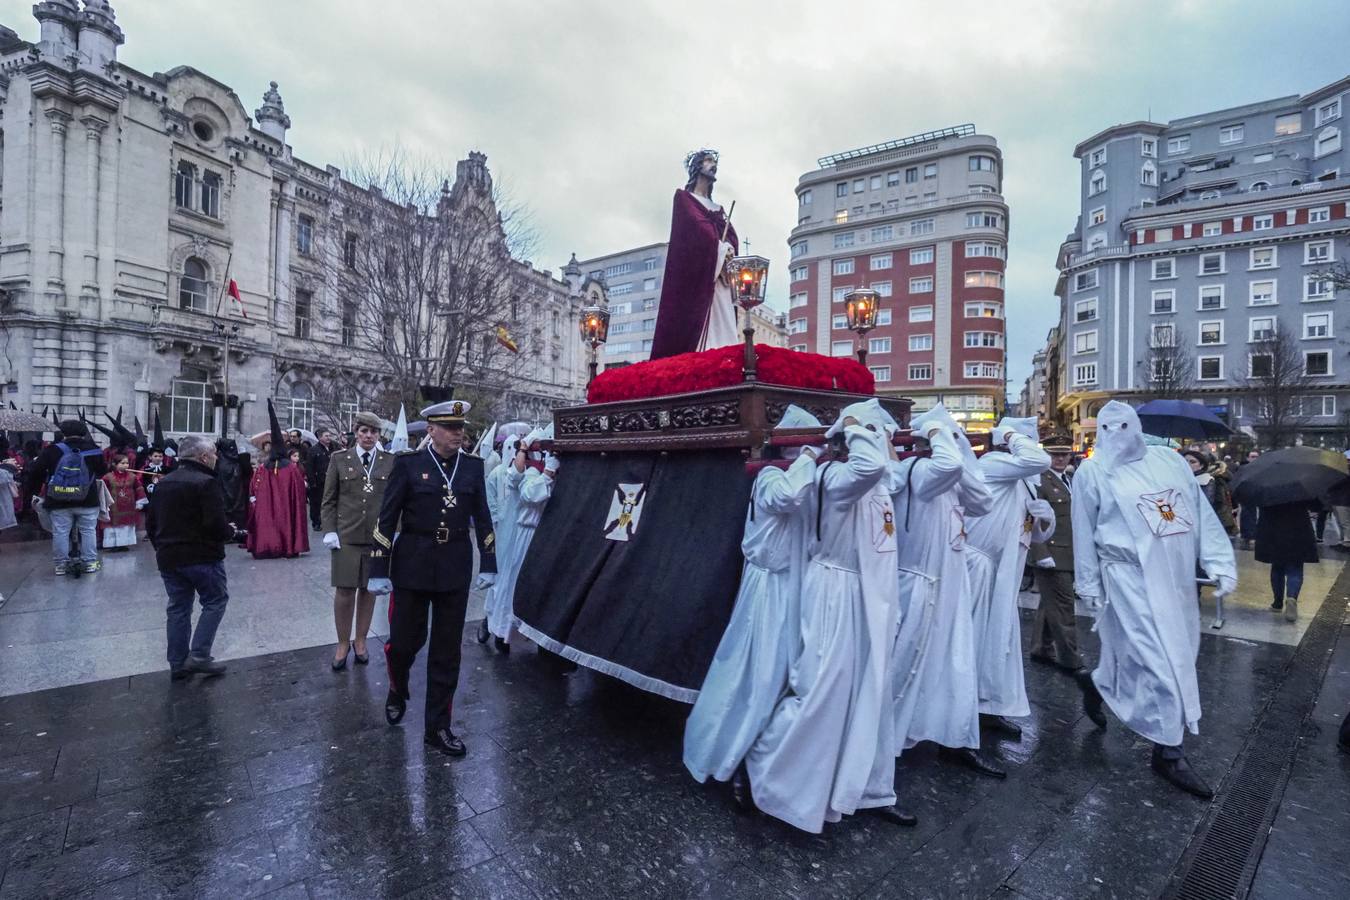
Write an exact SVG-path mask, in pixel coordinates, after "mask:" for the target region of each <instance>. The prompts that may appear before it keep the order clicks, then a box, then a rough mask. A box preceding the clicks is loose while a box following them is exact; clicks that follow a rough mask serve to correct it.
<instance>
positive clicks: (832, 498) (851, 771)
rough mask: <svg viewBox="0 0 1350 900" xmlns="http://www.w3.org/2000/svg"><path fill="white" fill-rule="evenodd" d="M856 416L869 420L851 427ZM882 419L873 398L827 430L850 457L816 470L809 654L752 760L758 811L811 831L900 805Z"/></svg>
mask: <svg viewBox="0 0 1350 900" xmlns="http://www.w3.org/2000/svg"><path fill="white" fill-rule="evenodd" d="M849 416H852V417H853V418H855V419H857V420H858V421H859V422H860V423H862V424H860V425H850V426H848V427H847V428H844V427H843V425H842V422H843V419H844V418H847V417H849ZM885 422H886V418H885V414H884V413H883V412H882V411H881V407H880V404H878V403H877V402H876V401H875V400H871V401H868V402H867V403H858V404H854V405H852V406H850V407H847V408H846V409H845V410H844V411H843V413H842V414H841V416H840V420H839V421H838V422H836V423H835V424H834V426H832V427H831V432H836V431H837V430H842V431H843V434H844V438H845V440H846V442H847V444H848V453H849V456H848V461H847V462H838V461H833V462H828V463H826V464H824V465H821V466H820V467H819V468H818V469H817V470H816V473H815V483H814V485H813V487H812V490H813V491H814V492H815V495H816V497H817V498H818V502H819V504H820V505H819V506H818V508H817V509H816V511H815V514H816V521H815V522H812V523H811V528H812V533H811V537H812V538H818V540H817V542H816V545H815V550H814V552H813V553H812V556H811V561H810V562H809V563H808V564H807V566H806V574H805V575H804V576H803V579H802V593H801V603H802V611H801V622H802V650H801V654H800V655H799V656H798V657H797V662H796V663H795V664H794V665H793V666H792V667H791V671H790V673H789V676H788V688H789V690H788V694H787V695H786V696H785V697H784V698H783V699H782V700H781V701H780V702H779V704H778V706H777V707H776V708H775V709H774V712H773V716H772V717H771V718H770V720H769V724H768V726H767V727H766V728H765V729H764V733H763V734H762V735H760V738H759V740H757V741H756V742H755V744H754V746H753V747H752V748H751V750H750V753H749V755H748V756H747V757H746V767H747V769H748V772H749V775H750V788H751V792H752V794H753V796H754V801H755V805H756V806H758V807H759V808H760V809H761V810H762V811H764V812H766V813H768V814H769V815H772V816H774V817H776V818H779V819H782V820H783V821H784V822H787V823H788V824H790V825H793V826H795V827H797V828H800V829H802V830H803V831H809V832H813V833H819V832H820V831H821V830H822V828H823V827H824V824H825V823H826V822H837V821H838V820H839V819H840V817H841V816H844V815H848V814H851V813H853V812H856V811H857V810H859V809H870V808H878V807H886V806H893V805H894V804H895V760H894V757H893V756H892V754H891V743H892V741H891V730H890V724H891V720H890V716H889V712H890V703H889V701H890V690H889V676H890V669H889V658H890V647H891V644H892V643H893V641H894V637H895V626H896V600H897V597H896V583H895V548H896V535H895V514H894V511H893V509H892V507H891V498H890V495H889V494H888V493H887V491H886V481H885V478H886V472H887V468H886V462H887V456H888V452H887V449H886V443H887V437H886V432H885ZM869 425H870V426H871V429H869V428H868V427H865V426H869ZM872 429H875V430H872ZM817 522H818V523H819V531H818V533H817V531H816V527H817V526H816V523H817Z"/></svg>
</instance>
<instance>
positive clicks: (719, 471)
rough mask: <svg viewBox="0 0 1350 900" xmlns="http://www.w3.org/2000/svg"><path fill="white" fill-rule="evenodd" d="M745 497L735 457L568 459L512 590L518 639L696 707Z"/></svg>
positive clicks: (725, 599) (731, 583)
mask: <svg viewBox="0 0 1350 900" xmlns="http://www.w3.org/2000/svg"><path fill="white" fill-rule="evenodd" d="M751 485H752V480H751V478H750V477H749V476H748V475H747V474H746V472H745V457H744V455H743V454H742V452H741V451H740V450H704V451H693V452H673V453H668V454H665V455H662V454H660V453H657V452H648V453H607V454H603V455H602V454H599V453H569V454H567V456H566V457H564V459H563V466H562V469H561V471H560V472H559V473H558V483H557V485H556V486H555V487H554V490H553V496H552V498H551V499H550V500H549V503H548V506H547V507H545V509H544V515H543V518H542V519H541V521H540V523H539V528H538V530H537V531H536V532H535V536H534V540H533V541H532V542H531V544H530V549H529V552H528V554H527V555H526V557H525V562H524V564H523V566H522V568H521V572H520V577H519V579H518V580H517V582H516V592H515V597H514V613H515V615H516V617H517V618H519V619H520V622H521V626H520V630H521V633H523V634H524V635H525V636H526V637H528V638H530V639H531V640H533V641H535V642H536V643H538V644H539V645H540V646H541V647H543V648H544V649H546V650H550V651H552V652H554V653H557V654H560V655H561V656H563V657H565V658H567V659H570V660H572V661H574V662H576V663H579V664H581V665H583V666H586V667H588V668H591V669H595V670H596V671H599V672H603V673H605V674H607V675H612V676H614V677H616V678H619V679H621V680H623V681H626V682H628V683H629V684H631V685H633V686H635V687H638V688H641V689H642V690H645V691H650V692H652V693H655V694H660V695H661V696H663V697H668V698H670V699H673V700H679V701H682V702H684V703H693V702H694V700H696V699H697V697H698V691H699V688H700V687H701V686H702V684H703V678H704V676H705V675H706V674H707V672H708V666H709V665H710V664H711V663H712V658H713V655H714V654H715V653H716V652H717V645H718V642H719V641H720V640H721V639H722V632H723V630H725V628H726V625H727V622H728V620H729V619H730V618H731V609H732V605H733V604H734V603H735V600H736V590H737V587H738V586H739V583H740V577H741V564H742V558H741V537H742V533H743V531H744V527H745V510H746V504H747V503H748V502H749V500H750V488H751ZM625 514H626V516H627V518H624V516H625ZM619 535H621V536H623V537H625V538H627V540H615V539H613V536H619Z"/></svg>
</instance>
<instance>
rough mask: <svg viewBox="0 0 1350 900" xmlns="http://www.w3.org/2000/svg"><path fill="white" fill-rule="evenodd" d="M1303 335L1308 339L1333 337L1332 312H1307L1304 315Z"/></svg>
mask: <svg viewBox="0 0 1350 900" xmlns="http://www.w3.org/2000/svg"><path fill="white" fill-rule="evenodd" d="M1303 337H1304V338H1305V339H1306V340H1312V339H1314V338H1326V337H1331V313H1329V312H1324V313H1306V314H1305V315H1304V316H1303Z"/></svg>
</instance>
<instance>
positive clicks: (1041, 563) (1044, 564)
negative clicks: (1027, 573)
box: [1036, 556, 1055, 569]
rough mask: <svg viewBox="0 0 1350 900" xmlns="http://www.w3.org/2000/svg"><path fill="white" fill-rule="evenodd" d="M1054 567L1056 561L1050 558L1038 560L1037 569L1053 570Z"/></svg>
mask: <svg viewBox="0 0 1350 900" xmlns="http://www.w3.org/2000/svg"><path fill="white" fill-rule="evenodd" d="M1054 567H1055V561H1054V559H1053V558H1051V557H1049V556H1047V557H1046V558H1045V559H1038V560H1036V568H1038V569H1053V568H1054Z"/></svg>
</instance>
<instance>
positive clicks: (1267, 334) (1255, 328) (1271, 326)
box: [1247, 316, 1275, 344]
mask: <svg viewBox="0 0 1350 900" xmlns="http://www.w3.org/2000/svg"><path fill="white" fill-rule="evenodd" d="M1274 337H1275V317H1274V316H1253V317H1251V318H1250V319H1248V320H1247V343H1249V344H1256V343H1260V342H1261V341H1268V340H1271V339H1272V338H1274Z"/></svg>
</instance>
